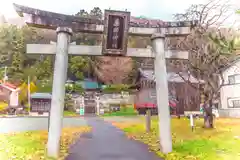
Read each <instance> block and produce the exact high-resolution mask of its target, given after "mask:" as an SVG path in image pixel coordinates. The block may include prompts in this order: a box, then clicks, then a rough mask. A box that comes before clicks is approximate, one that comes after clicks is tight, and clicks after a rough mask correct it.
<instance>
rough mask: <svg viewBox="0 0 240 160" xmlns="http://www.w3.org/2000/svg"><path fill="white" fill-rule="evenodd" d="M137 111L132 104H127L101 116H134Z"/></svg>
mask: <svg viewBox="0 0 240 160" xmlns="http://www.w3.org/2000/svg"><path fill="white" fill-rule="evenodd" d="M136 115H137V112H136V110H134V108H133V106H132V105H128V106H127V107H126V109H125V110H124V109H123V108H120V111H116V112H112V113H104V115H103V116H136Z"/></svg>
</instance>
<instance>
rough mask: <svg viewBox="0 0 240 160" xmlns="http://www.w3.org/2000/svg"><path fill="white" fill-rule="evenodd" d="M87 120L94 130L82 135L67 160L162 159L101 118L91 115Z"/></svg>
mask: <svg viewBox="0 0 240 160" xmlns="http://www.w3.org/2000/svg"><path fill="white" fill-rule="evenodd" d="M87 122H88V124H89V125H90V126H92V132H91V133H86V134H84V135H82V136H81V138H80V139H79V141H77V142H76V143H75V144H74V145H73V146H72V147H71V148H70V152H69V156H68V157H67V158H66V159H65V160H162V159H161V158H158V157H157V156H156V155H155V154H154V153H151V152H149V151H148V148H147V146H146V145H144V144H142V143H140V142H137V141H134V140H130V139H128V138H127V137H126V136H125V135H124V132H122V131H121V130H120V129H117V128H115V127H114V126H112V125H111V124H110V123H108V122H104V121H103V120H102V119H101V118H98V117H89V118H87Z"/></svg>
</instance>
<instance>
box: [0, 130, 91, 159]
mask: <svg viewBox="0 0 240 160" xmlns="http://www.w3.org/2000/svg"><path fill="white" fill-rule="evenodd" d="M90 129H91V128H90V127H87V126H86V127H74V128H63V130H62V136H61V148H60V157H59V160H63V159H64V157H66V156H67V155H68V148H69V146H70V144H73V143H74V141H75V140H76V139H77V138H79V136H80V135H81V133H84V132H89V131H90ZM47 137H48V132H47V131H33V132H24V133H12V134H0V159H1V160H13V159H15V160H50V158H47V156H46V149H45V147H46V143H47Z"/></svg>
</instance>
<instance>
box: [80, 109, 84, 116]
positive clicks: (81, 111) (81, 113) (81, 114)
mask: <svg viewBox="0 0 240 160" xmlns="http://www.w3.org/2000/svg"><path fill="white" fill-rule="evenodd" d="M84 112H85V111H84V108H80V112H79V114H80V116H83V115H84Z"/></svg>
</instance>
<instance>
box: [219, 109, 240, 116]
mask: <svg viewBox="0 0 240 160" xmlns="http://www.w3.org/2000/svg"><path fill="white" fill-rule="evenodd" d="M219 115H220V117H229V118H240V108H239V109H236V108H235V109H220V110H219Z"/></svg>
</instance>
